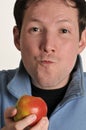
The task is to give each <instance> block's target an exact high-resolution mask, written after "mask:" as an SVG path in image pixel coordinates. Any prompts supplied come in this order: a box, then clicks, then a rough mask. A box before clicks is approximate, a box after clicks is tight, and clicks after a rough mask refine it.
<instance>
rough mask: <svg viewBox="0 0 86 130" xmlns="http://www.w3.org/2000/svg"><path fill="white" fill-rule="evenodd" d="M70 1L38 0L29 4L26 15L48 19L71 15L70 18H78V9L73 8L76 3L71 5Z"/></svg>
mask: <svg viewBox="0 0 86 130" xmlns="http://www.w3.org/2000/svg"><path fill="white" fill-rule="evenodd" d="M69 4H70V3H68V4H67V3H65V0H36V1H34V2H32V3H31V4H28V5H27V9H26V10H25V14H24V15H25V16H26V17H27V18H30V17H33V18H34V17H36V18H42V19H45V17H46V19H47V17H48V18H51V20H53V19H55V17H57V16H58V17H69V18H70V19H71V18H72V19H74V18H75V19H77V18H78V10H77V9H76V8H73V7H72V6H74V3H71V4H72V5H69Z"/></svg>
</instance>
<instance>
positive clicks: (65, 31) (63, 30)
mask: <svg viewBox="0 0 86 130" xmlns="http://www.w3.org/2000/svg"><path fill="white" fill-rule="evenodd" d="M60 32H61V33H69V30H68V29H65V28H63V29H61V31H60Z"/></svg>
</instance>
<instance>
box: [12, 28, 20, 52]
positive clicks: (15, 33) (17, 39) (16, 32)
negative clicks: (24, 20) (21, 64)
mask: <svg viewBox="0 0 86 130" xmlns="http://www.w3.org/2000/svg"><path fill="white" fill-rule="evenodd" d="M13 36H14V44H15V46H16V48H17V49H18V50H19V51H20V33H19V29H18V27H17V26H14V28H13Z"/></svg>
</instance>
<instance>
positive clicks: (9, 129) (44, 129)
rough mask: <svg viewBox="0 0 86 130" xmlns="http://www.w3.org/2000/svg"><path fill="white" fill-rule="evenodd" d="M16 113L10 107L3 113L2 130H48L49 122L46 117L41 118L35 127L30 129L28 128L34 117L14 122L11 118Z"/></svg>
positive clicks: (15, 110)
mask: <svg viewBox="0 0 86 130" xmlns="http://www.w3.org/2000/svg"><path fill="white" fill-rule="evenodd" d="M16 113H17V109H15V108H12V107H11V108H8V109H7V110H6V111H5V114H4V115H5V116H4V117H5V127H4V128H2V130H48V124H49V122H48V119H47V117H43V118H42V119H41V120H40V121H39V122H38V123H37V124H36V125H35V126H33V127H32V128H30V127H28V126H29V125H30V124H31V123H32V122H34V121H35V120H36V115H34V114H32V115H30V116H27V117H26V118H24V119H23V120H20V121H18V122H14V121H13V117H14V116H15V115H16Z"/></svg>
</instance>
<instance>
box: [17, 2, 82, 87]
mask: <svg viewBox="0 0 86 130" xmlns="http://www.w3.org/2000/svg"><path fill="white" fill-rule="evenodd" d="M18 46H19V47H18V49H19V50H20V51H21V55H22V60H23V63H24V66H25V68H26V70H27V72H28V73H29V75H30V76H31V78H32V82H33V83H34V84H35V85H36V86H38V87H40V88H43V89H55V88H60V87H63V86H64V85H65V84H66V83H67V82H68V79H69V75H70V73H71V71H72V69H73V67H74V65H75V62H76V58H77V54H78V53H79V52H80V49H79V48H80V47H79V28H78V11H77V9H75V8H72V7H70V6H67V5H66V4H65V3H64V2H63V1H62V0H58V1H56V0H46V1H41V2H39V3H38V4H36V5H33V6H31V7H29V8H28V9H27V10H26V11H25V15H24V19H23V25H22V29H21V34H20V38H19V43H18Z"/></svg>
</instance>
